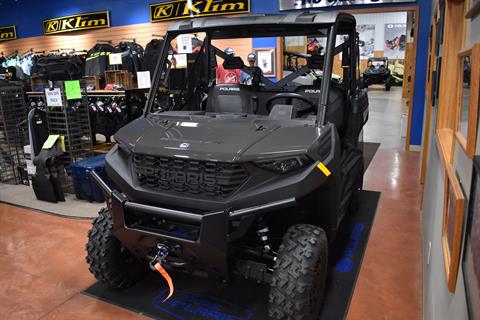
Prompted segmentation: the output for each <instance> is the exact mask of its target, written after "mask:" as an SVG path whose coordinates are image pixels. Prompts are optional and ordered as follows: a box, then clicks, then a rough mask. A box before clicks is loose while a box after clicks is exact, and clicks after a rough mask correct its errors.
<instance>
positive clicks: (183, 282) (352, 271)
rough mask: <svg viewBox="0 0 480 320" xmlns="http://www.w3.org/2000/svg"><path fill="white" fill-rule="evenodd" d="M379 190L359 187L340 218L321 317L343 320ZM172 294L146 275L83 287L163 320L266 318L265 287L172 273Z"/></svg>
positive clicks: (88, 292) (153, 275) (155, 277)
mask: <svg viewBox="0 0 480 320" xmlns="http://www.w3.org/2000/svg"><path fill="white" fill-rule="evenodd" d="M379 199H380V193H378V192H372V191H362V193H361V202H360V206H359V209H358V211H357V212H356V213H355V214H350V215H348V216H347V217H346V218H345V220H344V221H343V222H342V225H341V227H340V231H339V235H338V236H337V239H336V241H335V243H334V244H333V250H331V253H333V254H331V255H330V257H329V261H331V263H330V267H329V274H328V280H327V290H326V296H325V301H324V306H323V309H322V313H321V315H320V317H319V319H320V320H327V319H328V320H336V319H344V318H345V316H346V314H347V312H348V307H349V305H350V300H351V297H352V294H353V291H354V288H355V284H356V281H357V277H358V273H359V271H360V266H361V264H362V260H363V256H364V253H365V250H366V247H367V242H368V238H369V236H370V230H371V228H372V225H373V221H374V218H375V213H376V210H377V205H378V201H379ZM173 278H174V281H175V288H176V291H175V294H174V296H173V297H172V298H171V299H169V300H168V301H166V302H165V303H162V301H163V299H164V298H165V297H166V295H167V293H168V292H167V291H168V290H167V289H166V286H165V283H164V281H163V279H162V278H161V277H160V276H159V275H158V274H156V273H153V272H151V273H149V274H148V275H146V276H145V277H144V278H143V279H142V280H141V281H140V282H138V283H137V284H136V285H134V286H133V287H131V288H129V289H127V290H124V291H112V290H109V289H108V288H106V287H105V286H104V285H102V284H101V283H99V282H97V283H95V284H93V285H92V286H91V287H89V288H87V289H86V290H85V291H84V293H85V294H86V295H88V296H91V297H94V298H98V299H100V300H103V301H106V302H109V303H112V304H114V305H117V306H120V307H123V308H126V309H129V310H133V311H136V312H138V313H141V314H144V315H147V316H150V317H152V318H155V319H162V320H187V319H195V320H207V319H237V320H250V319H262V320H264V319H267V303H266V302H267V300H268V299H267V297H268V286H266V285H257V284H255V283H252V282H248V281H244V280H241V279H235V281H234V284H233V285H232V286H231V287H229V288H222V287H221V286H219V285H217V284H216V283H212V282H211V281H209V280H208V279H198V278H194V277H191V276H188V275H186V274H180V273H179V274H174V275H173Z"/></svg>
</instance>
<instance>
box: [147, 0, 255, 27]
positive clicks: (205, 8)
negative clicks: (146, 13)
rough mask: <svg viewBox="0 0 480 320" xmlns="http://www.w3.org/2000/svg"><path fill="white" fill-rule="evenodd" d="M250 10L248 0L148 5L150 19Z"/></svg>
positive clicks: (195, 0)
mask: <svg viewBox="0 0 480 320" xmlns="http://www.w3.org/2000/svg"><path fill="white" fill-rule="evenodd" d="M249 12H250V0H176V1H169V2H163V3H156V4H151V5H150V21H151V22H160V21H167V20H176V19H190V18H195V17H205V16H219V15H225V14H238V13H249Z"/></svg>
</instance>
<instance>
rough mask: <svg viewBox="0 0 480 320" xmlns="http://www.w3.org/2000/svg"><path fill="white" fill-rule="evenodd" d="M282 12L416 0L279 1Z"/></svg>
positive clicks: (413, 0) (411, 0)
mask: <svg viewBox="0 0 480 320" xmlns="http://www.w3.org/2000/svg"><path fill="white" fill-rule="evenodd" d="M278 1H279V6H280V10H301V9H310V8H325V7H342V6H357V5H375V4H381V3H402V2H415V1H416V0H278Z"/></svg>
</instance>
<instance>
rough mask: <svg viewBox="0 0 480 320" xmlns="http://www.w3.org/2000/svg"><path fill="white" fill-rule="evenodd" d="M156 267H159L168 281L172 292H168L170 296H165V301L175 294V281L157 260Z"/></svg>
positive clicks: (158, 269)
mask: <svg viewBox="0 0 480 320" xmlns="http://www.w3.org/2000/svg"><path fill="white" fill-rule="evenodd" d="M155 269H157V271H158V272H159V273H160V274H161V275H162V277H163V278H164V279H165V280H166V281H167V283H168V289H169V291H170V292H169V293H168V296H167V297H166V298H165V300H163V302H165V301H167V300H168V299H170V298H171V297H172V295H173V291H174V288H173V281H172V278H171V277H170V275H169V274H168V273H167V271H166V270H165V269H164V268H163V267H162V265H161V264H160V263H158V262H157V263H156V264H155Z"/></svg>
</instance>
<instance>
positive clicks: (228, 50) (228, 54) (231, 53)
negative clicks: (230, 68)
mask: <svg viewBox="0 0 480 320" xmlns="http://www.w3.org/2000/svg"><path fill="white" fill-rule="evenodd" d="M225 54H226V55H227V56H233V55H234V54H235V51H233V49H232V48H227V49H225Z"/></svg>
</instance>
